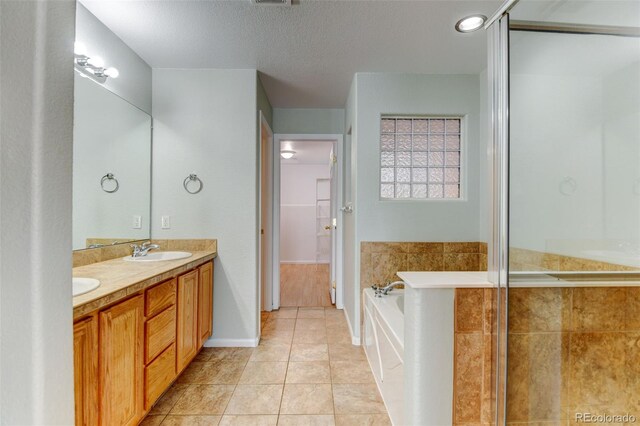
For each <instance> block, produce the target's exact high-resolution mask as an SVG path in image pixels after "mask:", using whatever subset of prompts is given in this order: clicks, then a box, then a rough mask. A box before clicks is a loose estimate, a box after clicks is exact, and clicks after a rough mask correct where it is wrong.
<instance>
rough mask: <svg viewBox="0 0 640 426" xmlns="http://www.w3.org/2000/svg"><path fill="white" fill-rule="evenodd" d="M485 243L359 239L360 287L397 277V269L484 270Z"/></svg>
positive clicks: (485, 263)
mask: <svg viewBox="0 0 640 426" xmlns="http://www.w3.org/2000/svg"><path fill="white" fill-rule="evenodd" d="M486 269H487V244H486V243H480V242H366V241H363V242H362V243H360V287H361V288H362V289H365V288H368V287H370V286H371V285H372V284H377V285H380V284H384V283H386V282H389V281H395V280H398V277H397V276H396V272H398V271H486Z"/></svg>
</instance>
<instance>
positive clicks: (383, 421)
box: [336, 414, 391, 426]
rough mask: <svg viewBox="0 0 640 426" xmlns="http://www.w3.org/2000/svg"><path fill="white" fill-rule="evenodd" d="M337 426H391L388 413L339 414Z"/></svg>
mask: <svg viewBox="0 0 640 426" xmlns="http://www.w3.org/2000/svg"><path fill="white" fill-rule="evenodd" d="M336 426H391V420H389V416H387V415H386V414H337V415H336Z"/></svg>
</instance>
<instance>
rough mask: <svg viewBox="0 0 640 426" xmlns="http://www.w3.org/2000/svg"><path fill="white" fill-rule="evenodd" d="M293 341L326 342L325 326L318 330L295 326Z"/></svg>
mask: <svg viewBox="0 0 640 426" xmlns="http://www.w3.org/2000/svg"><path fill="white" fill-rule="evenodd" d="M293 343H327V330H326V328H323V329H321V330H320V329H318V330H304V329H298V328H296V331H295V332H294V333H293Z"/></svg>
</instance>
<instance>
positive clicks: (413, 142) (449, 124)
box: [380, 116, 462, 199]
mask: <svg viewBox="0 0 640 426" xmlns="http://www.w3.org/2000/svg"><path fill="white" fill-rule="evenodd" d="M461 121H462V118H460V117H410V118H407V117H394V116H383V117H382V119H381V126H380V197H381V198H382V199H433V198H460V166H461V164H460V158H461V143H460V140H461Z"/></svg>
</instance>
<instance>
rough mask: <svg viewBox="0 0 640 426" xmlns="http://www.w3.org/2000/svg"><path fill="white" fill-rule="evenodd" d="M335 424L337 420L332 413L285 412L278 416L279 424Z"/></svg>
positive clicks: (290, 425) (315, 425) (297, 425)
mask: <svg viewBox="0 0 640 426" xmlns="http://www.w3.org/2000/svg"><path fill="white" fill-rule="evenodd" d="M335 424H336V423H335V420H334V418H333V416H332V415H331V414H320V415H303V414H297V415H289V414H285V415H282V416H280V417H279V418H278V426H334V425H335Z"/></svg>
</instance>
